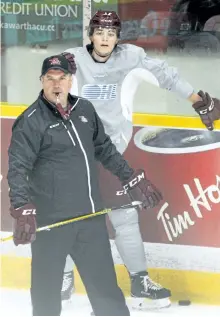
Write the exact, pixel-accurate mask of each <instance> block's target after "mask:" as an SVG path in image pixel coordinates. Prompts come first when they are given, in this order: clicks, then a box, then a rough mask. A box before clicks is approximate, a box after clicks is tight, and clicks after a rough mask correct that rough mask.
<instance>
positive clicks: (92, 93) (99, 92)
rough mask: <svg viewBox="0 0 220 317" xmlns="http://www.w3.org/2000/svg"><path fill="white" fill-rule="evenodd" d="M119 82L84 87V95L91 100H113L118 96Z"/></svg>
mask: <svg viewBox="0 0 220 317" xmlns="http://www.w3.org/2000/svg"><path fill="white" fill-rule="evenodd" d="M116 93H117V84H109V85H94V84H88V85H84V86H83V87H82V97H83V98H86V99H89V100H113V99H115V98H116Z"/></svg>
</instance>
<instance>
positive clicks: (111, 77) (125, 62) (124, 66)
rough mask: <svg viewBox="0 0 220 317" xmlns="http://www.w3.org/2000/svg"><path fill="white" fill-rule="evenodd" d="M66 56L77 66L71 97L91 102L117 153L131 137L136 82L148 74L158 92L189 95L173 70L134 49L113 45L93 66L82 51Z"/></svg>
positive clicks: (87, 54)
mask: <svg viewBox="0 0 220 317" xmlns="http://www.w3.org/2000/svg"><path fill="white" fill-rule="evenodd" d="M66 52H70V53H72V54H74V55H75V58H76V65H77V72H76V78H74V81H73V86H72V89H71V94H73V95H79V96H81V97H84V98H86V99H89V100H90V101H91V102H92V104H93V105H94V107H95V109H96V111H97V113H98V115H99V116H100V118H101V119H102V122H103V124H104V127H105V131H106V133H107V134H108V135H109V136H110V137H111V139H112V141H113V143H114V144H115V145H116V147H117V149H118V150H119V151H120V152H121V153H123V152H124V151H125V149H126V148H127V146H128V143H129V141H130V139H131V137H132V106H133V97H134V94H135V92H136V89H137V86H138V84H139V83H140V80H143V78H144V77H147V76H148V74H149V72H150V73H151V75H152V74H153V75H154V76H155V77H156V79H157V81H158V83H159V86H160V87H161V88H164V89H167V90H170V91H173V92H177V93H178V94H179V95H180V96H181V97H183V98H188V97H189V96H190V95H191V94H192V93H193V87H192V86H191V85H189V83H187V82H186V81H184V80H183V79H181V78H180V77H179V75H178V73H177V70H176V69H175V68H173V67H168V65H167V63H166V62H165V61H163V60H159V59H154V58H150V57H149V56H147V55H146V53H145V51H144V50H143V49H142V48H140V47H137V46H135V45H130V44H119V45H117V47H116V48H115V49H114V51H113V52H112V54H111V56H110V58H109V59H108V60H107V61H106V62H105V63H97V62H95V61H94V60H93V58H92V57H91V55H90V54H89V52H88V50H87V48H86V47H76V48H71V49H68V50H66ZM144 70H145V72H146V76H145V75H144ZM147 73H148V74H147ZM139 75H140V76H139ZM139 78H140V80H138V79H139ZM123 87H126V89H124V88H123Z"/></svg>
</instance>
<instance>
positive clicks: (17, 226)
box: [10, 204, 37, 246]
mask: <svg viewBox="0 0 220 317" xmlns="http://www.w3.org/2000/svg"><path fill="white" fill-rule="evenodd" d="M10 214H11V216H12V217H13V218H14V225H13V240H14V244H15V245H16V246H17V245H19V244H27V243H32V242H33V241H34V240H35V239H36V230H37V224H36V208H35V207H34V206H33V205H32V204H27V205H25V206H22V207H20V208H16V209H15V208H13V207H11V208H10Z"/></svg>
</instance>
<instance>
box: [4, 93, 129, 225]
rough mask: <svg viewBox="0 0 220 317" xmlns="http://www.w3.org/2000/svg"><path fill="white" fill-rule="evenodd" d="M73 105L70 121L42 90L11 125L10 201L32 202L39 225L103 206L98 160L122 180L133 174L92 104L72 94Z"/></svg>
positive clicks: (71, 102) (70, 101)
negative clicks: (62, 115)
mask: <svg viewBox="0 0 220 317" xmlns="http://www.w3.org/2000/svg"><path fill="white" fill-rule="evenodd" d="M69 103H70V104H71V106H72V107H71V114H70V117H69V120H63V119H62V117H61V115H60V113H59V112H58V111H57V109H56V108H55V106H53V105H52V104H50V103H49V102H48V101H46V100H45V99H44V97H43V96H42V92H41V94H40V95H39V98H38V99H37V100H36V101H35V102H34V103H33V104H32V105H31V106H30V107H29V108H28V109H27V110H25V111H24V112H23V113H22V114H21V115H20V116H19V117H18V118H17V120H16V121H15V123H14V125H13V127H12V138H11V144H10V147H9V150H8V155H9V170H8V183H9V187H10V192H9V195H10V200H11V205H12V206H13V207H15V208H16V207H20V206H23V205H25V204H27V203H33V204H34V205H35V206H36V207H37V222H38V225H45V224H49V223H53V222H57V221H60V220H64V219H69V218H72V217H75V216H79V215H83V214H88V213H91V212H95V211H98V210H100V209H102V208H103V205H102V202H101V198H100V192H99V185H98V172H97V161H100V162H101V163H102V164H103V166H104V167H105V168H106V169H108V170H110V171H111V172H112V173H113V174H115V175H116V176H118V177H119V179H120V180H121V181H123V180H126V179H128V178H129V177H130V176H131V175H132V173H133V170H132V169H131V168H130V167H129V166H128V164H127V162H126V161H125V160H124V159H123V157H122V156H121V154H120V153H119V152H117V150H116V147H115V146H114V145H113V144H112V142H111V140H110V138H109V137H108V136H107V135H106V134H105V132H104V127H103V124H102V122H101V120H100V118H99V117H98V115H97V113H96V111H95V109H94V107H93V105H92V104H91V103H90V102H89V101H88V100H86V99H83V98H79V97H76V96H71V95H69Z"/></svg>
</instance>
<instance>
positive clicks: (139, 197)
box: [116, 169, 163, 209]
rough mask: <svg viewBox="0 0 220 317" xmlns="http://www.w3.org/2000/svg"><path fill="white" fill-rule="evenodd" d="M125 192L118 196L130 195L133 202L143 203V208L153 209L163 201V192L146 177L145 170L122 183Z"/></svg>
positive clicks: (120, 192)
mask: <svg viewBox="0 0 220 317" xmlns="http://www.w3.org/2000/svg"><path fill="white" fill-rule="evenodd" d="M122 186H123V188H124V190H122V191H117V192H116V195H124V194H128V195H129V197H130V199H131V201H141V202H142V207H143V208H145V209H147V208H153V207H155V206H157V205H158V204H159V202H160V201H161V200H162V199H163V197H162V194H161V192H160V191H159V190H158V189H157V188H156V186H155V185H154V184H152V183H151V181H150V180H148V179H147V178H146V177H145V172H144V170H141V169H140V170H138V171H136V172H135V173H134V174H133V175H132V176H131V177H130V178H129V179H128V180H127V181H124V182H123V183H122Z"/></svg>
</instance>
